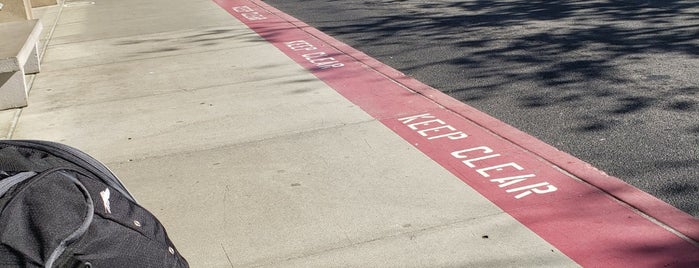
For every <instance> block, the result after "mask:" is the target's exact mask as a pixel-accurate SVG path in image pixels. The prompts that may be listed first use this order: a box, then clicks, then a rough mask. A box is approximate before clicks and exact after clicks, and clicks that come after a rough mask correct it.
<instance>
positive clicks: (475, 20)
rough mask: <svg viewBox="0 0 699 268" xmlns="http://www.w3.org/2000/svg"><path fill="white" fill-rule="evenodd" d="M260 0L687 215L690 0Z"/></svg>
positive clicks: (692, 110) (697, 211)
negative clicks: (663, 201)
mask: <svg viewBox="0 0 699 268" xmlns="http://www.w3.org/2000/svg"><path fill="white" fill-rule="evenodd" d="M265 2H267V3H269V4H270V5H273V6H275V7H276V8H278V9H280V10H282V11H284V12H286V13H288V14H290V15H292V16H295V17H296V18H298V19H300V20H302V21H304V22H306V23H308V24H309V25H311V26H314V27H316V28H318V29H320V30H322V31H323V32H325V33H327V34H329V35H332V36H334V37H335V38H337V39H339V40H341V41H343V42H345V43H347V44H349V45H351V46H353V47H354V48H356V49H359V50H361V51H363V52H365V53H367V54H369V55H371V56H372V57H374V58H377V59H378V60H380V61H382V62H384V63H386V64H388V65H390V66H392V67H394V68H396V69H398V70H401V71H402V72H404V73H406V74H408V75H410V76H413V77H415V78H417V79H418V80H420V81H422V82H424V83H426V84H428V85H430V86H432V87H434V88H436V89H439V90H441V91H443V92H445V93H447V94H449V95H451V96H452V97H454V98H456V99H459V100H461V101H463V102H465V103H467V104H469V105H471V106H474V107H476V108H478V109H480V110H482V111H484V112H486V113H488V114H490V115H492V116H494V117H496V118H499V119H500V120H503V121H504V122H507V123H509V124H511V125H513V126H515V127H517V128H519V129H521V130H523V131H525V132H527V133H529V134H532V135H534V136H536V137H538V138H540V139H542V140H543V141H545V142H547V143H549V144H552V145H554V146H556V147H557V148H559V149H560V150H563V151H566V152H568V153H571V154H573V155H575V156H577V157H579V158H581V159H583V160H585V161H586V162H588V163H591V164H593V165H594V166H596V167H598V168H599V169H601V170H604V171H605V172H607V173H609V174H610V175H613V176H616V177H619V178H620V179H622V180H624V181H626V182H628V183H630V184H632V185H634V186H636V187H638V188H640V189H642V190H644V191H646V192H648V193H651V194H653V195H655V196H657V197H659V198H660V199H662V200H665V201H666V202H668V203H670V204H672V205H673V206H675V207H677V208H679V209H681V210H683V211H685V212H687V213H689V214H692V215H693V216H695V217H699V2H696V1H630V0H629V1H562V0H548V1H528V0H527V1H525V0H521V1H520V0H510V1H492V0H480V1H410V0H403V1H400V0H383V1H346V0H323V1H321V0H307V1H303V0H268V1H265Z"/></svg>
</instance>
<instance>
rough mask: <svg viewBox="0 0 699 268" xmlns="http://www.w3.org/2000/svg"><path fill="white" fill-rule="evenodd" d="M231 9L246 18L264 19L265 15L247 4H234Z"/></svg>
mask: <svg viewBox="0 0 699 268" xmlns="http://www.w3.org/2000/svg"><path fill="white" fill-rule="evenodd" d="M233 11H235V12H236V13H240V15H242V16H243V17H244V18H246V19H248V20H253V21H254V20H266V19H267V17H265V16H264V15H262V14H260V12H257V11H255V10H254V9H252V8H251V7H249V6H236V7H233Z"/></svg>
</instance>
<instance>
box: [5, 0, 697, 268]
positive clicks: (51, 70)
mask: <svg viewBox="0 0 699 268" xmlns="http://www.w3.org/2000/svg"><path fill="white" fill-rule="evenodd" d="M217 3H218V5H217ZM256 4H259V6H257V5H256ZM219 5H220V6H219ZM222 7H223V8H222ZM270 10H272V9H271V8H270V7H267V6H264V5H263V4H262V3H259V2H258V1H233V0H220V1H218V2H214V1H211V0H169V1H164V0H152V1H145V2H144V1H137V0H120V1H111V0H94V1H66V2H65V3H64V5H61V6H53V7H45V8H39V9H36V11H35V12H36V13H37V14H38V15H39V16H40V17H41V19H42V22H43V23H44V26H45V39H46V42H45V44H46V50H45V54H44V57H43V60H42V71H41V73H39V74H38V75H36V76H35V77H34V79H33V80H32V87H31V88H32V89H31V92H30V95H29V101H30V104H29V106H28V107H27V108H25V109H22V110H9V111H0V137H1V136H6V137H8V138H13V139H45V140H51V141H57V142H62V143H66V144H68V145H71V146H74V147H77V148H80V149H82V150H84V151H86V152H88V153H90V154H91V155H93V156H95V157H96V158H97V159H100V160H102V161H103V162H104V163H105V164H106V165H107V166H109V167H110V168H112V169H113V171H114V172H115V174H117V175H118V176H119V177H120V178H121V179H122V180H123V182H124V183H125V184H126V186H127V187H128V188H129V190H130V191H131V192H132V193H133V195H134V196H135V197H136V198H137V199H138V200H139V202H140V203H141V204H142V205H143V206H145V207H146V208H148V209H149V210H151V211H152V212H153V213H154V214H155V215H156V216H157V217H158V218H159V219H160V220H161V221H162V222H163V224H164V225H165V227H166V228H167V230H168V232H169V235H170V237H171V238H172V240H173V242H174V243H175V245H177V247H178V250H179V251H180V252H181V254H182V255H183V256H185V258H187V260H188V261H189V263H190V264H191V266H192V267H578V266H581V265H582V266H590V267H593V266H597V267H602V266H604V267H613V266H618V265H621V264H628V265H629V267H630V266H634V267H641V266H645V267H663V266H667V267H691V266H693V265H698V264H699V247H697V244H696V241H694V240H692V238H693V237H695V234H696V232H699V226H697V225H692V224H693V223H696V219H694V220H692V219H687V218H681V219H683V220H685V222H689V223H690V224H688V225H683V226H681V227H676V226H673V225H672V224H671V223H669V222H666V221H664V220H662V219H661V220H657V219H654V220H649V219H648V218H649V217H650V216H648V215H646V214H643V213H640V212H638V211H636V209H640V210H642V211H645V210H644V208H639V207H635V206H634V207H629V205H628V204H626V203H624V200H626V199H625V198H623V197H617V198H618V199H621V201H619V200H617V199H615V198H614V197H609V196H608V195H607V194H606V193H604V192H603V191H600V190H599V189H597V188H595V187H591V186H589V185H588V184H587V183H582V182H581V181H586V179H585V178H580V176H578V175H576V174H575V172H573V171H562V170H567V169H566V168H564V167H561V166H560V165H558V164H556V163H555V162H552V161H549V160H548V159H541V158H539V157H538V156H537V155H535V154H533V153H532V152H531V151H532V150H534V149H531V148H529V147H526V148H522V145H521V144H520V143H526V142H529V141H530V140H528V139H529V137H528V136H523V135H520V134H517V135H518V136H516V137H515V138H512V137H504V138H503V137H502V135H499V134H497V133H499V131H503V130H505V131H506V132H511V133H514V132H512V131H511V130H510V129H509V128H507V126H502V125H501V123H497V122H492V121H488V120H492V119H489V118H486V117H480V118H482V120H484V121H483V122H486V121H487V122H489V123H487V124H486V123H483V122H480V123H479V122H476V123H478V124H474V123H473V122H472V121H478V119H469V118H464V116H462V115H461V114H460V113H459V112H458V111H457V109H456V108H455V109H451V110H449V109H447V108H449V107H450V106H451V105H460V104H454V103H452V102H451V100H446V99H443V97H441V96H436V97H435V96H432V95H430V94H431V93H429V92H431V91H421V90H422V89H420V87H424V85H419V84H415V83H416V82H415V81H410V80H408V81H403V80H400V79H399V78H397V77H395V76H393V75H390V70H387V71H385V72H382V71H381V70H383V69H384V68H387V67H382V66H380V63H377V62H373V61H371V60H370V59H363V57H364V56H362V55H355V54H351V53H350V52H348V51H351V50H349V48H347V50H342V47H341V46H342V44H338V43H333V42H332V41H328V39H326V37H323V36H322V34H321V33H316V32H314V31H313V30H305V31H306V32H307V33H309V34H310V35H309V36H314V37H313V38H317V39H313V40H312V41H313V42H314V43H313V44H311V43H303V42H298V41H303V40H300V39H297V37H299V36H304V35H303V33H299V29H300V28H303V27H305V26H303V25H301V24H300V22H294V21H291V20H292V19H291V18H288V17H285V15H283V14H279V15H277V17H278V18H277V17H275V18H274V21H275V22H274V23H272V22H269V21H270V20H271V19H272V15H273V14H270V13H268V12H269V11H270ZM227 11H228V12H227ZM259 16H262V17H265V16H266V17H270V20H267V22H264V23H263V22H260V20H259V18H260V17H259ZM246 19H247V22H246ZM255 23H259V24H255ZM287 37H288V38H287ZM277 39H279V40H286V42H274V40H277ZM304 40H311V39H310V38H306V39H304ZM306 45H310V46H313V47H316V48H322V49H330V48H338V47H339V49H341V51H342V52H343V53H345V54H343V53H336V52H333V53H325V54H310V53H308V52H306V53H298V55H296V57H294V54H293V53H295V52H300V51H303V50H304V49H306V48H309V47H307V46H306ZM319 51H320V50H314V51H312V52H313V53H318V52H319ZM352 53H353V52H352ZM329 58H332V59H329ZM340 59H342V60H340ZM352 60H357V61H359V63H354V62H351V61H352ZM360 63H361V64H360ZM332 64H343V65H344V66H339V65H337V66H332ZM364 64H365V65H364ZM335 67H342V68H343V69H342V70H343V73H342V74H340V73H333V72H327V70H329V69H332V68H335ZM372 68H373V69H375V70H379V71H378V72H375V71H372V74H377V75H376V76H369V75H367V76H364V75H362V74H360V72H363V71H362V70H364V71H366V70H369V69H372ZM373 69H372V70H373ZM309 70H310V71H309ZM324 71H325V72H324ZM359 78H367V79H368V80H367V79H362V81H361V82H357V81H356V80H358V79H359ZM401 79H402V78H401ZM350 85H351V86H352V87H351V88H349V89H343V87H344V86H350ZM357 85H360V86H361V89H359V88H357ZM391 87H398V88H402V87H407V90H405V89H404V90H403V91H392V90H389V89H388V88H391ZM365 89H366V90H370V89H371V90H373V91H370V92H369V91H367V92H364V91H362V90H365ZM396 92H397V93H396ZM415 92H418V93H420V94H418V93H415ZM424 92H428V94H425V93H424ZM402 97H405V98H402ZM394 106H395V107H398V106H400V107H402V108H401V109H408V110H407V111H405V110H400V112H397V113H392V111H394V110H397V109H398V108H396V109H393V108H392V107H394ZM405 107H410V108H405ZM445 107H447V108H445ZM423 108H424V109H425V110H421V109H423ZM392 109H393V110H392ZM458 109H461V110H462V111H469V113H471V114H473V116H477V114H478V113H477V112H475V111H471V110H468V109H470V108H468V107H467V108H463V107H462V108H458ZM453 111H457V112H453ZM427 113H428V114H429V115H425V114H427ZM420 115H423V116H420ZM430 116H434V118H433V117H430ZM483 118H484V119H483ZM457 119H458V121H457ZM429 120H440V121H441V122H442V123H443V124H441V126H442V127H443V128H441V129H434V128H435V127H438V126H439V125H438V124H437V123H439V122H440V121H431V122H428V121H429ZM447 123H449V125H447ZM484 124H486V125H484ZM488 124H490V125H488ZM427 126H430V128H426V127H427ZM444 126H449V127H450V128H446V127H444ZM484 126H485V128H484ZM488 126H491V127H488ZM497 128H500V130H498V129H497ZM430 129H432V130H430ZM446 130H450V131H449V132H445V131H446ZM420 131H422V132H420ZM459 131H463V132H462V134H464V135H466V133H468V136H469V141H473V140H472V138H471V137H478V138H479V140H477V142H474V143H473V144H470V145H469V146H470V147H451V146H452V145H451V143H450V144H447V143H446V142H447V141H449V142H451V141H453V140H458V139H459V138H458V137H459V134H458V133H459ZM5 133H8V135H5ZM447 134H451V136H449V135H447ZM496 134H497V135H496ZM411 135H412V136H411ZM440 135H444V136H441V137H438V136H440ZM512 135H514V134H512ZM432 137H437V138H434V139H430V138H432ZM517 137H525V138H522V141H524V142H517ZM474 139H475V138H474ZM513 140H514V142H513ZM459 141H461V140H459ZM439 142H445V143H439ZM537 142H538V141H532V142H531V143H532V144H538V143H537ZM516 143H517V144H516ZM518 144H520V145H518ZM460 145H463V146H466V145H468V144H460ZM430 146H435V147H430ZM479 146H480V147H479ZM485 146H489V147H488V149H489V148H493V150H494V151H495V152H497V153H498V156H499V155H503V157H510V158H512V159H517V163H518V164H520V165H522V166H524V167H530V168H531V169H532V170H536V172H537V173H532V174H528V173H521V174H519V175H518V174H510V175H508V176H509V177H503V176H504V175H503V176H500V177H498V176H497V175H495V174H496V173H498V172H501V171H502V170H503V169H507V168H508V167H514V166H512V165H509V166H508V164H509V163H508V162H507V161H505V162H488V161H490V160H493V159H495V158H496V156H493V155H495V154H494V153H495V152H493V154H489V155H485V156H482V157H483V158H482V159H480V160H486V159H490V158H492V159H490V160H487V161H485V162H478V163H476V161H477V160H478V159H475V158H474V156H473V154H472V153H474V152H476V151H477V150H478V149H477V148H485ZM496 146H497V147H496ZM467 148H470V149H467ZM442 149H443V150H445V152H447V153H446V156H445V157H444V158H440V157H439V156H434V154H432V153H433V152H438V153H441V152H440V151H439V150H442ZM480 150H482V151H484V152H486V151H487V150H486V149H480ZM542 150H543V149H542ZM534 151H535V150H534ZM486 153H487V152H486ZM447 158H449V159H447ZM451 158H454V159H451ZM525 158H526V159H525ZM467 160H470V161H472V162H467ZM449 161H452V162H449ZM566 161H567V160H566ZM486 162H487V163H491V164H490V165H486V166H481V163H486ZM503 163H505V164H503ZM512 163H514V162H512ZM576 163H577V162H576ZM457 164H458V165H457ZM469 164H470V165H469ZM500 164H502V165H500ZM464 165H467V166H464ZM471 165H473V167H472V168H469V167H471ZM571 165H572V164H571ZM581 165H582V164H581ZM585 168H586V169H589V167H587V166H585ZM522 169H523V170H525V171H528V170H526V169H525V168H522ZM520 171H521V170H520ZM532 172H535V171H532ZM569 172H570V173H569ZM594 172H597V173H599V174H603V173H601V172H599V171H596V170H595V171H594ZM479 173H480V174H481V175H482V176H483V177H487V178H488V179H483V178H479V179H478V180H482V181H485V182H484V183H483V184H479V183H478V182H476V179H475V177H474V174H479ZM554 173H555V174H554ZM571 173H572V174H571ZM597 173H595V174H597ZM483 174H486V175H488V176H486V175H483ZM522 174H524V175H522ZM491 175H492V177H490V176H491ZM529 175H531V176H529ZM516 176H520V177H517V178H515V177H516ZM525 176H528V177H525ZM600 176H602V175H600ZM604 176H606V175H604ZM531 177H536V178H542V179H544V178H545V179H546V181H545V182H546V183H547V184H543V183H544V182H537V184H533V185H536V186H532V185H525V186H522V185H520V184H515V183H517V182H518V181H519V180H520V179H522V180H523V179H525V178H531ZM469 178H473V180H474V181H469ZM496 178H499V179H500V180H501V181H499V183H500V184H499V185H500V186H499V187H498V184H497V183H493V182H492V180H497V179H496ZM604 178H606V177H604ZM502 185H505V186H502ZM513 185H516V186H517V187H515V186H513ZM553 185H555V186H556V188H555V189H553V188H551V187H553ZM490 186H495V187H492V188H493V190H489V189H490V188H488V187H490ZM546 186H550V187H548V188H546ZM508 187H509V188H508ZM526 187H529V188H526ZM546 189H548V190H546ZM545 191H555V192H552V193H551V194H547V192H545ZM527 192H528V193H527ZM525 193H527V194H525ZM631 194H632V195H636V192H633V193H631ZM515 197H516V198H515ZM644 198H645V197H644ZM587 202H590V203H589V206H586V204H587ZM596 204H612V205H610V206H607V205H604V206H603V207H595V206H594V205H596ZM561 206H566V207H567V208H569V210H570V212H566V213H560V210H555V209H553V208H560V207H561ZM632 206H633V204H632ZM651 207H652V206H651ZM554 211H555V212H556V213H554ZM646 213H648V214H650V215H654V214H652V213H651V212H646ZM661 214H662V213H661ZM542 215H547V216H546V217H544V216H542ZM669 215H680V214H678V212H675V211H671V213H670V214H669ZM620 218H623V219H622V220H624V221H623V222H622V221H619V219H620ZM671 218H677V217H675V216H673V217H671ZM659 222H660V223H659ZM553 229H556V230H553ZM668 229H669V230H670V231H668ZM585 230H599V234H596V233H586V231H585ZM608 232H614V233H615V234H617V235H614V236H613V237H603V236H604V235H606V234H607V233H608ZM642 234H643V235H642ZM629 237H632V238H633V239H630V238H629ZM694 239H696V238H694ZM589 241H598V242H595V243H592V242H589ZM583 256H588V257H583ZM639 263H640V264H642V265H641V266H637V265H635V264H639Z"/></svg>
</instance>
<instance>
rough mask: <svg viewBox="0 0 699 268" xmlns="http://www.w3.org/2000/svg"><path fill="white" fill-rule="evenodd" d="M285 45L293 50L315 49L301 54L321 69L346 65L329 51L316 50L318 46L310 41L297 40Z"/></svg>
mask: <svg viewBox="0 0 699 268" xmlns="http://www.w3.org/2000/svg"><path fill="white" fill-rule="evenodd" d="M284 45H286V46H287V47H288V48H290V49H291V50H293V51H302V52H305V51H314V52H310V53H305V54H301V57H303V58H304V59H305V60H306V61H308V62H309V63H311V64H313V65H315V66H316V67H317V68H319V69H321V70H324V69H330V68H340V67H343V66H345V64H343V63H342V62H340V61H339V60H337V59H336V58H334V57H331V56H329V55H328V53H327V52H323V51H316V50H318V47H316V46H314V45H312V44H311V43H309V42H308V41H305V40H296V41H290V42H285V43H284Z"/></svg>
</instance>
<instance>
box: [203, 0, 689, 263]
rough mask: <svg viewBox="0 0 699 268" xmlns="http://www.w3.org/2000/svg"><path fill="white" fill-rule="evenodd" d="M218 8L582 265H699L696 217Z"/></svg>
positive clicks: (406, 83)
mask: <svg viewBox="0 0 699 268" xmlns="http://www.w3.org/2000/svg"><path fill="white" fill-rule="evenodd" d="M214 1H215V2H216V3H217V4H219V5H220V6H221V7H223V8H224V9H225V10H226V11H228V12H229V13H230V14H232V15H233V16H234V17H236V18H237V19H239V20H240V21H241V22H243V23H245V24H246V25H247V26H248V27H250V28H251V29H253V30H254V31H256V32H257V33H258V34H259V35H260V36H262V37H263V38H265V39H267V40H268V41H269V42H270V43H272V44H273V45H275V46H276V47H277V48H278V49H280V50H281V51H282V52H284V53H285V54H286V55H287V56H289V57H290V58H291V59H293V60H294V61H296V62H297V63H298V64H300V65H301V66H303V67H305V68H307V69H308V70H310V71H311V72H312V73H313V74H314V75H316V77H318V78H319V79H321V80H322V81H324V82H325V83H326V84H328V85H329V86H330V87H332V88H333V89H335V90H336V91H337V92H339V93H340V94H342V95H343V96H344V97H345V98H347V99H348V100H350V101H352V102H353V103H355V104H356V105H358V106H359V107H361V108H362V109H363V110H364V111H366V112H367V113H368V114H370V115H371V116H373V117H374V118H376V119H377V120H379V121H380V122H382V123H383V124H384V125H386V126H387V127H389V128H390V129H392V130H393V131H394V132H395V133H396V134H398V135H400V136H401V137H403V138H404V139H405V140H406V141H408V142H410V143H411V144H413V145H414V146H415V147H416V148H418V149H419V150H421V151H422V152H423V153H425V154H426V155H428V156H429V157H430V158H432V159H433V160H434V161H435V162H437V163H439V164H440V165H442V166H443V167H444V168H446V169H447V170H449V171H450V172H452V173H453V174H455V175H456V176H457V177H459V178H460V179H461V180H463V181H464V182H465V183H467V184H468V185H469V186H471V187H472V188H474V189H475V190H477V191H478V192H479V193H481V194H482V195H483V196H485V197H486V198H488V199H489V200H490V201H491V202H493V203H495V204H496V205H498V206H499V207H500V208H501V209H503V210H504V211H505V212H507V213H508V214H510V215H512V216H513V217H514V218H515V219H517V220H518V221H520V222H521V223H522V224H524V225H525V226H527V227H528V228H529V229H531V230H532V231H534V232H535V233H537V234H538V235H539V236H541V237H542V238H543V239H545V240H546V241H548V242H549V243H551V244H552V245H554V246H555V247H556V248H558V249H559V250H561V251H562V252H563V253H565V254H566V255H567V256H569V257H570V258H571V259H573V260H575V261H576V262H578V263H579V264H582V265H584V266H604V267H608V266H614V267H616V266H624V267H627V266H633V267H658V266H660V267H698V266H699V249H698V248H697V246H696V242H694V244H692V243H693V241H690V240H689V239H688V238H692V239H694V240H699V221H698V219H696V218H693V217H692V216H690V215H688V214H686V213H684V212H682V211H679V210H678V209H676V208H674V207H672V206H670V205H668V204H666V203H664V202H662V201H660V200H658V199H657V198H655V197H653V196H651V195H649V194H647V193H644V192H642V191H640V190H638V189H636V188H634V187H632V186H630V185H628V184H626V183H624V182H622V181H620V180H618V179H616V178H613V177H610V176H608V175H606V174H604V173H603V172H601V171H599V170H597V169H595V168H594V167H592V166H590V165H589V164H587V163H585V162H583V161H581V160H579V159H577V158H574V157H573V156H570V155H569V154H567V153H564V152H561V151H558V150H557V149H556V148H554V147H552V146H550V145H547V144H545V143H543V142H541V141H539V140H538V139H536V138H534V137H531V136H530V135H528V134H526V133H523V132H521V131H519V130H517V129H515V128H513V127H511V126H509V125H507V124H505V123H502V122H501V121H499V120H497V119H494V118H492V117H490V116H488V115H486V114H484V113H482V112H480V111H478V110H476V109H474V108H472V107H470V106H467V105H465V104H463V103H461V102H459V101H457V100H454V99H453V98H451V97H449V96H446V95H444V94H443V93H441V92H439V91H437V90H435V89H433V88H431V87H429V86H427V85H424V84H422V83H420V82H419V81H417V80H415V79H412V78H409V77H406V76H405V75H403V74H402V73H400V72H398V71H396V70H395V69H393V68H391V67H389V66H386V65H384V64H382V63H380V62H378V61H376V60H375V59H373V58H371V57H369V56H367V55H365V54H363V53H361V52H359V51H357V50H355V49H353V48H351V47H349V46H347V45H345V44H343V43H342V42H339V41H337V40H335V39H333V38H332V37H330V36H327V35H325V34H324V33H322V32H320V31H318V30H317V29H315V28H312V27H310V26H308V25H306V24H305V23H303V22H300V21H298V20H296V19H295V18H293V17H291V16H289V15H287V14H284V13H283V12H281V11H279V10H277V9H275V8H273V7H271V6H269V5H266V4H265V3H263V2H261V1H255V0H214ZM418 115H423V116H418ZM464 135H467V136H468V137H462V136H464ZM563 170H565V171H563ZM568 173H570V174H572V175H570V174H568ZM579 179H580V180H583V181H579ZM635 209H638V210H640V211H642V212H644V213H646V214H647V215H649V216H650V217H653V218H655V219H656V220H657V221H659V222H662V223H664V224H666V225H668V226H671V228H672V229H675V230H677V231H676V232H679V233H681V234H679V235H680V236H686V237H684V239H683V238H682V237H680V236H678V235H676V234H675V233H673V232H670V231H668V230H667V229H665V227H663V226H660V225H658V224H656V223H655V222H654V221H651V220H649V219H647V218H646V216H644V215H642V214H639V213H637V211H636V210H635ZM685 239H687V240H685Z"/></svg>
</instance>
